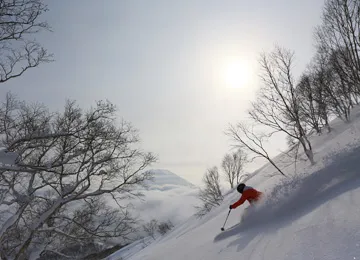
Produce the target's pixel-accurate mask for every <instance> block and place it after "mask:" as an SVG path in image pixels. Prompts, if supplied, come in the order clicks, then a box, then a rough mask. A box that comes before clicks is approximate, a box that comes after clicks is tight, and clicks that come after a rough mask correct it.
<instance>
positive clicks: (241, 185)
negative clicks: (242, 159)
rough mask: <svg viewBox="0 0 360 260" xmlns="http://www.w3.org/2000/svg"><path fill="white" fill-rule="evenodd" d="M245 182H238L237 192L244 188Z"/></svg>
mask: <svg viewBox="0 0 360 260" xmlns="http://www.w3.org/2000/svg"><path fill="white" fill-rule="evenodd" d="M245 186H246V185H245V183H240V184H239V185H238V186H237V188H236V189H237V191H238V192H239V193H242V192H243V190H244V188H245Z"/></svg>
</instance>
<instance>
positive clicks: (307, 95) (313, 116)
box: [296, 74, 322, 134]
mask: <svg viewBox="0 0 360 260" xmlns="http://www.w3.org/2000/svg"><path fill="white" fill-rule="evenodd" d="M296 94H297V96H298V97H299V104H300V117H301V121H303V122H305V123H306V124H308V125H309V126H310V127H311V128H312V129H314V130H315V131H316V132H317V133H318V134H320V133H321V128H322V117H321V115H320V113H319V108H320V105H319V104H318V103H317V102H316V97H315V91H314V88H313V85H312V81H311V77H310V76H309V75H306V74H303V75H302V76H301V79H300V82H299V84H298V85H297V88H296Z"/></svg>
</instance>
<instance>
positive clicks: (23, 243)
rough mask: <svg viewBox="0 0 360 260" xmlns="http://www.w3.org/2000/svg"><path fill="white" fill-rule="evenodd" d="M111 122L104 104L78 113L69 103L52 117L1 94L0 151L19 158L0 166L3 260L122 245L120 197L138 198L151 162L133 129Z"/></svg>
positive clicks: (125, 234)
mask: <svg viewBox="0 0 360 260" xmlns="http://www.w3.org/2000/svg"><path fill="white" fill-rule="evenodd" d="M116 118H117V115H116V108H115V107H114V105H112V104H111V103H110V102H102V101H101V102H97V104H96V106H95V107H93V108H91V109H90V110H88V111H84V110H83V109H81V108H79V107H78V106H77V105H76V103H75V102H71V101H69V102H67V103H66V106H65V109H64V111H63V112H61V113H60V112H58V113H50V112H49V111H48V109H47V108H46V107H45V106H43V105H41V104H31V105H29V104H26V103H24V102H20V101H18V100H17V99H15V98H14V97H12V96H11V95H7V98H6V100H5V102H3V103H2V104H1V105H0V136H1V140H0V147H4V148H5V149H6V150H7V151H10V152H16V153H17V154H19V158H17V163H16V165H13V166H9V165H0V188H1V196H0V199H1V200H0V256H1V257H2V259H25V258H28V257H29V256H30V255H31V254H37V255H46V254H55V255H59V256H64V255H66V252H70V251H69V250H68V251H67V249H68V248H69V246H70V245H71V246H72V247H74V246H76V245H79V246H80V245H88V244H93V245H94V244H97V243H100V242H104V241H105V240H107V239H110V238H120V239H122V240H123V241H124V240H126V239H128V238H129V235H131V234H132V233H133V232H134V224H135V222H136V220H135V219H134V218H133V217H132V216H131V214H130V211H129V208H128V205H127V204H124V198H133V197H136V196H140V195H141V194H139V193H138V192H137V187H138V185H141V184H142V183H143V182H144V181H145V180H148V179H149V178H150V177H151V175H150V173H149V172H148V171H144V170H145V168H146V167H147V166H148V165H150V164H151V163H152V162H154V161H155V160H156V158H155V157H154V156H153V155H152V154H151V153H146V152H143V151H142V150H141V149H140V148H139V138H138V133H137V131H136V130H135V129H134V128H133V127H132V126H131V124H129V123H127V122H125V121H121V122H118V121H117V120H116ZM109 200H112V201H113V202H114V203H113V204H115V205H116V204H117V207H116V208H115V207H110V206H108V203H105V202H106V201H109ZM72 257H74V256H73V255H72Z"/></svg>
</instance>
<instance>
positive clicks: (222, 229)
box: [221, 209, 231, 231]
mask: <svg viewBox="0 0 360 260" xmlns="http://www.w3.org/2000/svg"><path fill="white" fill-rule="evenodd" d="M230 212H231V209H229V213H228V214H227V216H226V219H225V222H224V226H223V227H222V228H221V231H224V230H225V229H224V228H225V224H226V221H227V219H228V217H229V215H230Z"/></svg>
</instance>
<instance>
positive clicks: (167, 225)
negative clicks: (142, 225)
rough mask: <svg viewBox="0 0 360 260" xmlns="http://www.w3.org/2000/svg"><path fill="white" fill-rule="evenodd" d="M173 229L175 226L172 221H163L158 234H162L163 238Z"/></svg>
mask: <svg viewBox="0 0 360 260" xmlns="http://www.w3.org/2000/svg"><path fill="white" fill-rule="evenodd" d="M173 227H174V224H173V223H172V222H171V221H170V220H168V221H163V222H160V223H159V226H158V232H159V233H160V235H162V236H163V235H165V234H166V233H167V232H169V231H170V230H171V229H172V228H173Z"/></svg>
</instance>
